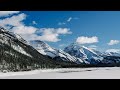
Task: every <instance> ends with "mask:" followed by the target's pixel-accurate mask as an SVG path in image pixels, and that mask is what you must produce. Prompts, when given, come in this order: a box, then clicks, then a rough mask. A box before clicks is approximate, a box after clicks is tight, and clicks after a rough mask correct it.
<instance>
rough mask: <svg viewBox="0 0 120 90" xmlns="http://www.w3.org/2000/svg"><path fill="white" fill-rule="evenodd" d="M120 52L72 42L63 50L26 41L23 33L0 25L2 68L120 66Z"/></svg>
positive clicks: (11, 69) (43, 43) (17, 69)
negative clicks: (20, 33) (16, 32)
mask: <svg viewBox="0 0 120 90" xmlns="http://www.w3.org/2000/svg"><path fill="white" fill-rule="evenodd" d="M119 63H120V53H117V52H100V51H97V50H93V49H90V48H88V47H85V46H82V45H79V44H77V43H71V44H70V45H69V46H67V47H65V48H64V50H61V49H56V48H53V47H51V46H50V45H48V44H47V43H45V42H43V41H40V40H33V41H30V42H27V41H26V40H24V39H23V38H22V37H21V36H20V35H18V34H15V33H13V32H10V31H9V30H6V29H4V28H2V27H0V71H2V70H7V71H25V70H34V69H38V68H62V67H76V66H81V65H84V66H87V65H91V66H94V65H95V66H119Z"/></svg>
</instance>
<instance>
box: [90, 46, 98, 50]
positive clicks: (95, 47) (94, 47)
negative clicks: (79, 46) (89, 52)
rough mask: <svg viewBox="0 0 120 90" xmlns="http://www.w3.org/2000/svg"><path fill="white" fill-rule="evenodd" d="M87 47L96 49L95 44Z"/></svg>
mask: <svg viewBox="0 0 120 90" xmlns="http://www.w3.org/2000/svg"><path fill="white" fill-rule="evenodd" d="M88 47H89V48H91V49H95V50H96V49H97V46H96V45H90V46H88Z"/></svg>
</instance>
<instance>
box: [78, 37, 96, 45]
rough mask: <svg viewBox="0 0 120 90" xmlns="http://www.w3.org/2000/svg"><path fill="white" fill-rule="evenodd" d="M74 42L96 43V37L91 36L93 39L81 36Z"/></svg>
mask: <svg viewBox="0 0 120 90" xmlns="http://www.w3.org/2000/svg"><path fill="white" fill-rule="evenodd" d="M76 42H77V43H78V44H90V43H96V42H98V37H96V36H93V37H85V36H81V37H78V38H77V40H76Z"/></svg>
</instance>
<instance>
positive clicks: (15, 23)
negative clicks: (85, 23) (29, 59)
mask: <svg viewBox="0 0 120 90" xmlns="http://www.w3.org/2000/svg"><path fill="white" fill-rule="evenodd" d="M26 16H27V15H26V14H24V13H21V14H18V15H13V16H11V17H6V18H5V19H0V25H1V26H2V27H5V28H7V29H9V30H11V31H13V32H14V33H17V34H19V35H21V36H22V37H23V38H24V39H26V40H28V41H29V40H42V41H48V42H57V41H60V40H61V39H60V38H59V36H60V35H66V34H72V32H71V31H70V29H68V28H40V29H38V28H36V27H33V26H26V25H25V24H24V22H23V20H25V19H26ZM33 24H36V22H35V21H33Z"/></svg>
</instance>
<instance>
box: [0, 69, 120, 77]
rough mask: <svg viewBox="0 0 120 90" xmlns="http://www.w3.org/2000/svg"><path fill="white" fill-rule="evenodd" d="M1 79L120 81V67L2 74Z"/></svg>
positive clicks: (0, 74)
mask: <svg viewBox="0 0 120 90" xmlns="http://www.w3.org/2000/svg"><path fill="white" fill-rule="evenodd" d="M0 79H120V67H103V68H67V69H53V70H51V69H47V70H34V71H28V72H9V73H0Z"/></svg>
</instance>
